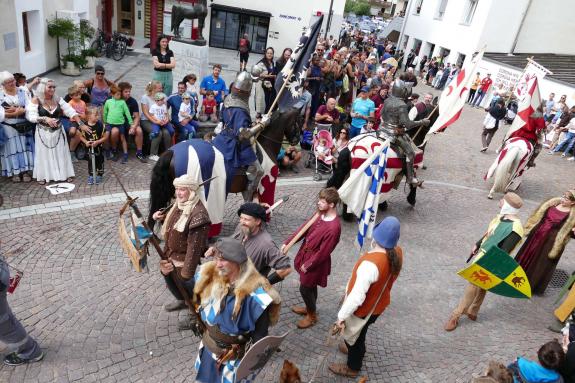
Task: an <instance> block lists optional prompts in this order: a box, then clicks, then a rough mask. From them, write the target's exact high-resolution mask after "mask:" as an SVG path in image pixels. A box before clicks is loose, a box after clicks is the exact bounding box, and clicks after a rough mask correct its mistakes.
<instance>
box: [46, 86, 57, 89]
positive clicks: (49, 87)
mask: <svg viewBox="0 0 575 383" xmlns="http://www.w3.org/2000/svg"><path fill="white" fill-rule="evenodd" d="M46 88H48V89H56V86H55V85H50V86H47V87H46Z"/></svg>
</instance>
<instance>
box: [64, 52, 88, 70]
mask: <svg viewBox="0 0 575 383" xmlns="http://www.w3.org/2000/svg"><path fill="white" fill-rule="evenodd" d="M62 61H63V62H73V63H74V64H75V65H76V67H78V68H82V67H84V65H86V64H87V63H88V60H86V58H85V57H84V56H82V55H75V54H67V55H64V56H62Z"/></svg>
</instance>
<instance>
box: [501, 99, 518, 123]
mask: <svg viewBox="0 0 575 383" xmlns="http://www.w3.org/2000/svg"><path fill="white" fill-rule="evenodd" d="M518 108H519V107H518V105H517V101H509V104H507V113H505V117H503V120H504V121H505V123H506V124H507V125H509V124H511V123H512V122H513V120H514V119H515V116H517V109H518Z"/></svg>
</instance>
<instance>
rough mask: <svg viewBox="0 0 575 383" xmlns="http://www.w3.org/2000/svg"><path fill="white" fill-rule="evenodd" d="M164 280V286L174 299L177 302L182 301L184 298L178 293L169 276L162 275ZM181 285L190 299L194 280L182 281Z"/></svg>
mask: <svg viewBox="0 0 575 383" xmlns="http://www.w3.org/2000/svg"><path fill="white" fill-rule="evenodd" d="M164 280H165V281H166V286H167V287H168V290H170V292H171V293H172V295H173V296H174V298H176V299H177V300H179V301H183V300H184V297H183V296H182V294H181V293H180V290H178V287H177V286H176V283H175V282H174V280H173V279H172V277H171V276H170V275H164ZM182 285H183V287H184V288H185V289H186V291H187V292H188V295H189V296H190V297H192V295H193V292H194V278H193V277H192V278H190V279H188V280H182Z"/></svg>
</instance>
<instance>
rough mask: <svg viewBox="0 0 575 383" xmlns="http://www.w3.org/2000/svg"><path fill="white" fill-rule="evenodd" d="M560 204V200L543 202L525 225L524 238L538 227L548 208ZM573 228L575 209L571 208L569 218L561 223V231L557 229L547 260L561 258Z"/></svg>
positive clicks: (554, 199) (574, 224)
mask: <svg viewBox="0 0 575 383" xmlns="http://www.w3.org/2000/svg"><path fill="white" fill-rule="evenodd" d="M560 203H561V198H551V199H549V200H547V201H545V202H543V203H542V204H541V205H540V206H539V207H538V208H537V210H535V212H534V213H533V214H532V215H531V217H529V219H528V220H527V224H526V225H525V236H526V237H527V236H528V235H529V234H530V233H531V231H532V230H533V229H534V228H535V227H537V226H538V225H539V223H540V222H541V220H542V219H543V217H544V216H545V213H546V212H547V210H548V209H549V208H550V207H553V206H557V205H559V204H560ZM573 227H575V208H571V212H570V213H569V216H568V217H567V219H566V220H565V221H564V222H563V225H562V226H561V229H559V232H558V233H557V236H556V237H555V243H553V247H552V248H551V251H550V252H549V254H548V255H547V257H549V259H557V258H558V257H560V256H561V253H563V250H564V249H565V246H567V243H568V242H569V239H570V238H571V230H573Z"/></svg>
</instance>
